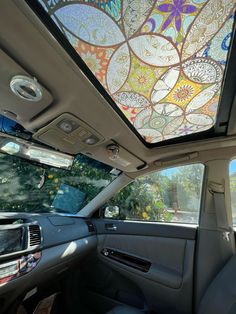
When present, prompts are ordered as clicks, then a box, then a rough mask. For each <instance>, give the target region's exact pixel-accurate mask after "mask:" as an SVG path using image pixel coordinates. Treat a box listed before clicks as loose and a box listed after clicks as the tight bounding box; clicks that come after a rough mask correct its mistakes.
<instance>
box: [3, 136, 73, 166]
mask: <svg viewBox="0 0 236 314" xmlns="http://www.w3.org/2000/svg"><path fill="white" fill-rule="evenodd" d="M0 153H6V154H9V155H14V156H17V157H21V158H24V159H27V160H31V161H34V162H38V163H41V164H45V165H49V166H52V167H56V168H62V169H71V167H72V165H73V161H74V157H72V156H70V155H67V154H64V153H61V152H57V151H55V150H52V149H50V148H48V147H46V146H43V145H39V144H36V143H31V142H29V141H26V140H24V139H21V138H17V137H14V136H11V135H7V134H4V133H1V132H0Z"/></svg>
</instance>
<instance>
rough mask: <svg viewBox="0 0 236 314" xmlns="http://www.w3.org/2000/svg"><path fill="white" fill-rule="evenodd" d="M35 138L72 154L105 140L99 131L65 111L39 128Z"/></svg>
mask: <svg viewBox="0 0 236 314" xmlns="http://www.w3.org/2000/svg"><path fill="white" fill-rule="evenodd" d="M33 138H34V139H36V140H38V141H40V142H42V143H45V144H47V145H49V146H52V147H54V148H57V149H60V150H61V151H64V152H67V153H70V154H77V153H79V152H80V151H81V150H83V149H85V148H86V147H88V146H93V145H97V144H99V143H101V142H102V141H103V140H104V138H103V137H102V136H101V135H100V134H99V133H98V132H97V131H95V130H94V129H93V128H91V127H90V126H89V125H87V124H86V123H85V122H83V121H81V120H80V119H78V118H77V117H75V116H73V115H71V114H69V113H63V114H62V115H61V116H59V117H58V118H56V119H55V120H53V121H52V122H51V123H49V124H47V125H46V126H45V127H43V128H41V129H40V130H38V131H37V132H36V133H34V135H33Z"/></svg>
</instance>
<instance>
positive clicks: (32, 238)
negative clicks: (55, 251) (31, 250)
mask: <svg viewBox="0 0 236 314" xmlns="http://www.w3.org/2000/svg"><path fill="white" fill-rule="evenodd" d="M40 244H41V231H40V227H39V225H30V226H29V245H30V246H35V245H40Z"/></svg>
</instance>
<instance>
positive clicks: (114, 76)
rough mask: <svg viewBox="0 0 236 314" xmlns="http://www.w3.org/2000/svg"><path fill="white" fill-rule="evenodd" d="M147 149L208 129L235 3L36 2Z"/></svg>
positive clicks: (191, 0)
mask: <svg viewBox="0 0 236 314" xmlns="http://www.w3.org/2000/svg"><path fill="white" fill-rule="evenodd" d="M39 2H40V3H41V4H42V5H43V7H44V9H45V10H46V11H47V12H48V14H49V15H50V16H51V18H52V19H53V20H54V22H55V23H56V24H57V26H58V27H59V29H60V30H61V32H62V33H63V34H64V35H65V36H66V37H67V39H68V40H69V42H70V43H71V45H72V46H73V47H74V49H75V50H76V52H77V53H78V54H79V56H80V57H81V58H82V59H83V60H84V62H85V63H86V64H87V66H88V67H89V69H90V70H91V71H92V73H93V74H94V75H95V76H96V78H97V79H98V80H99V81H100V83H101V84H102V85H103V86H104V88H105V89H106V91H107V92H108V94H109V95H110V96H111V97H112V99H113V100H114V102H115V103H116V105H117V107H118V108H119V110H121V112H122V113H123V114H124V115H125V117H126V119H128V121H129V122H130V123H131V124H132V125H133V126H134V127H135V129H136V130H137V131H138V132H139V133H140V134H141V136H142V137H143V138H144V139H145V140H146V141H147V142H149V143H157V142H161V141H164V140H168V139H173V138H177V137H181V136H185V135H189V134H194V133H198V132H202V131H206V130H209V129H210V128H212V127H213V126H214V124H215V121H216V115H217V109H218V105H219V99H220V92H221V85H222V80H223V75H224V70H225V64H226V60H227V55H228V50H229V46H230V40H231V35H232V28H233V20H234V17H233V14H234V10H235V1H233V0H228V1H227V0H224V1H223V0H209V1H205V0H189V1H188V0H171V1H170V0H159V1H153V0H142V1H141V0H124V1H121V0H107V1H106V0H103V1H102V0H101V1H99V0H86V1H73V0H68V1H67V0H63V1H59V0H39Z"/></svg>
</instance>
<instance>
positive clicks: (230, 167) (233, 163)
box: [229, 160, 236, 175]
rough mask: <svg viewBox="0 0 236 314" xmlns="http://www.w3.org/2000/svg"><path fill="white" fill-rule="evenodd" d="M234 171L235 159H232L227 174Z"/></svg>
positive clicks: (235, 168)
mask: <svg viewBox="0 0 236 314" xmlns="http://www.w3.org/2000/svg"><path fill="white" fill-rule="evenodd" d="M234 172H236V160H232V161H231V162H230V165H229V174H230V175H231V174H233V173H234Z"/></svg>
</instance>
